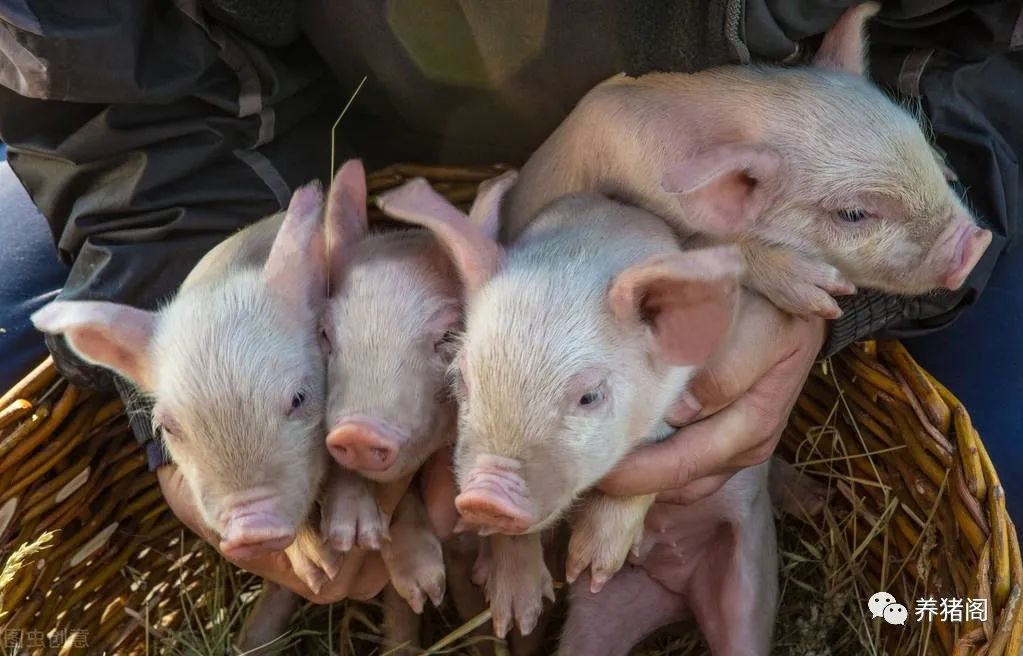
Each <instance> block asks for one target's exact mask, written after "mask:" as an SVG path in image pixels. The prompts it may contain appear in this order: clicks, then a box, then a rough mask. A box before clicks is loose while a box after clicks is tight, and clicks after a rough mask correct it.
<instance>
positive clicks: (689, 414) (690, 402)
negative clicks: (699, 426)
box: [672, 390, 703, 423]
mask: <svg viewBox="0 0 1023 656" xmlns="http://www.w3.org/2000/svg"><path fill="white" fill-rule="evenodd" d="M675 410H676V411H675V412H673V413H672V415H673V416H672V419H673V420H675V421H677V422H678V423H685V422H688V421H692V420H693V419H695V418H696V417H697V416H699V414H700V412H701V411H702V410H703V404H701V403H700V402H699V401H697V400H696V397H695V396H693V395H692V393H691V392H690V391H689V390H686V391H684V392H682V394H681V395H680V396H679V397H678V401H677V402H676V404H675Z"/></svg>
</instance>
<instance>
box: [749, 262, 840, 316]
mask: <svg viewBox="0 0 1023 656" xmlns="http://www.w3.org/2000/svg"><path fill="white" fill-rule="evenodd" d="M744 254H745V258H746V264H747V273H746V276H745V279H744V283H745V285H746V287H748V288H750V289H753V290H754V291H757V292H759V293H760V294H762V295H763V296H765V297H766V298H767V299H768V300H769V301H771V302H772V303H773V304H774V305H775V306H777V307H778V308H779V309H781V310H783V311H785V312H788V313H789V314H792V315H794V316H802V317H806V316H814V315H816V316H819V317H822V318H824V319H837V318H838V317H840V316H842V310H841V308H839V306H838V303H837V302H836V301H835V299H834V296H847V295H849V294H853V293H855V292H856V287H855V286H854V285H853V284H852V283H851V282H849V281H848V280H847V279H846V278H845V276H843V275H842V273H841V272H840V271H839V270H838V269H836V268H835V267H833V266H831V265H830V264H828V263H826V262H823V261H821V260H819V259H815V258H812V257H810V256H807V255H803V254H801V253H797V252H794V251H789V250H784V249H780V248H776V247H773V246H765V245H761V244H752V245H748V246H747V247H746V248H745V252H744Z"/></svg>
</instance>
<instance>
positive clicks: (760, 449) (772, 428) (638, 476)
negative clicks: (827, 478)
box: [598, 339, 819, 503]
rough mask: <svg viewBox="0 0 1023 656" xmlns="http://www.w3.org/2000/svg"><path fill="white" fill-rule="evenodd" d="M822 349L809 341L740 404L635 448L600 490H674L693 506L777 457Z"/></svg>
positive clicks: (762, 379) (625, 492)
mask: <svg viewBox="0 0 1023 656" xmlns="http://www.w3.org/2000/svg"><path fill="white" fill-rule="evenodd" d="M818 347H819V343H818V342H817V340H816V339H806V340H805V342H804V343H803V344H801V346H800V347H799V348H798V349H797V350H796V351H794V352H793V353H791V354H789V355H788V356H787V357H785V358H784V359H783V360H781V361H780V362H777V363H776V364H775V365H774V366H773V367H771V368H770V370H769V371H768V372H767V373H766V374H764V375H763V376H761V377H760V378H759V380H757V381H756V382H755V383H754V384H753V385H752V387H750V389H749V390H748V391H747V392H746V393H745V394H743V395H742V396H741V397H739V399H738V400H737V401H735V402H734V403H732V404H731V405H729V406H728V407H726V408H725V409H723V410H721V411H720V412H718V413H717V414H715V415H713V416H711V417H709V418H707V419H704V420H702V421H699V422H697V423H695V424H691V425H689V426H686V427H685V428H682V429H681V430H679V431H678V432H677V433H675V434H674V435H673V436H671V437H670V438H668V439H667V440H665V441H664V442H660V443H657V444H651V445H648V446H643V447H640V448H638V449H636V450H635V451H634V452H633V453H631V454H629V455H628V456H626V458H625V459H624V460H623V461H622V462H621V463H620V464H619V465H618V466H617V467H616V468H615V469H614V470H613V471H612V472H611V474H610V475H608V476H607V477H605V478H604V480H603V481H601V483H600V484H599V485H598V487H599V488H600V489H601V490H603V491H604V492H606V493H608V494H612V495H633V494H657V493H662V492H666V491H668V490H674V491H675V492H674V493H673V496H674V497H675V498H676V499H680V500H685V502H688V503H691V502H692V501H693V500H696V499H698V498H703V497H704V496H706V495H707V494H710V493H712V492H714V491H716V490H717V489H718V488H720V487H721V485H723V484H724V483H725V482H726V481H727V479H728V477H730V476H731V475H732V474H733V473H735V472H736V471H738V470H739V469H742V468H745V467H750V466H753V465H756V464H759V463H761V462H764V461H765V460H767V459H768V458H769V457H770V456H771V454H772V453H773V452H774V447H775V446H776V445H777V443H778V438H779V437H780V436H781V431H782V429H783V428H784V427H785V422H786V421H787V419H788V415H789V412H790V411H791V410H792V406H793V405H794V404H795V402H796V398H797V397H798V396H799V392H800V390H801V389H802V387H803V382H804V381H805V380H806V375H807V373H808V372H809V370H810V366H811V365H812V364H813V360H814V356H815V354H816V349H817V348H818ZM701 479H706V480H701ZM698 481H699V484H696V482H698ZM690 486H693V487H690Z"/></svg>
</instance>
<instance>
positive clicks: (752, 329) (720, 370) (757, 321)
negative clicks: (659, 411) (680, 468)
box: [666, 293, 787, 426]
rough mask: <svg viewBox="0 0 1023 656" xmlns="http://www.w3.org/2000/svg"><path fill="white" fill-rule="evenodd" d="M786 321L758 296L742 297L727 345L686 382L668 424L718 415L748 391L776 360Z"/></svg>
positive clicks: (781, 357)
mask: <svg viewBox="0 0 1023 656" xmlns="http://www.w3.org/2000/svg"><path fill="white" fill-rule="evenodd" d="M780 320H785V318H784V317H783V316H782V315H781V314H780V313H779V312H778V311H777V310H776V309H774V308H773V307H772V306H770V304H769V303H768V302H767V301H766V300H764V299H763V298H762V297H760V296H756V295H754V294H748V293H747V294H743V298H742V304H741V306H740V308H739V314H738V317H737V319H736V321H735V324H734V326H733V328H732V333H731V335H730V336H729V338H728V341H727V342H726V343H725V344H724V345H723V346H722V347H721V348H720V349H719V350H718V352H717V353H716V354H715V355H714V356H713V357H712V358H711V359H710V360H709V361H708V362H707V363H706V364H705V365H704V366H703V367H702V368H701V369H700V370H699V371H697V372H696V375H695V376H693V379H692V380H691V381H689V384H688V385H687V386H686V390H685V392H683V393H682V394H681V395H680V397H679V399H678V401H677V402H676V403H675V405H674V406H672V407H671V408H670V409H669V411H668V416H667V418H666V419H667V420H668V422H669V423H670V424H672V425H675V426H682V425H685V424H688V423H691V422H694V421H699V420H700V419H703V418H705V417H709V416H710V415H712V414H714V413H716V412H718V411H719V410H721V409H722V408H724V407H726V406H728V405H730V404H731V403H732V402H734V401H735V400H736V399H738V398H739V397H741V396H743V395H744V394H745V393H746V392H748V391H749V389H750V388H751V387H753V385H754V384H755V383H756V382H757V381H758V380H760V379H761V378H762V377H763V376H764V375H765V374H766V373H767V372H768V371H770V369H771V368H772V367H773V366H774V365H775V364H777V362H778V360H779V359H783V357H784V355H787V351H786V350H785V349H779V348H778V340H779V339H781V338H782V336H783V335H782V333H783V331H780V330H779V327H780V323H779V321H780Z"/></svg>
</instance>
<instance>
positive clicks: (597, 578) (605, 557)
mask: <svg viewBox="0 0 1023 656" xmlns="http://www.w3.org/2000/svg"><path fill="white" fill-rule="evenodd" d="M654 499H655V497H654V495H651V494H645V495H640V496H633V497H611V496H607V495H604V494H593V495H591V496H590V498H589V499H587V501H586V504H585V505H584V506H583V508H582V510H580V512H579V515H578V516H577V517H576V518H575V520H574V522H573V524H572V537H571V538H570V539H569V542H568V563H567V565H566V578H567V579H568V581H569V583H571V582H573V581H575V580H576V579H577V578H578V577H579V575H580V574H582V573H583V572H584V571H585V570H586V569H587V568H589V569H590V590H591V591H592V592H594V593H597V592H600V589H601V588H602V587H604V585H605V584H606V583H607V582H608V580H609V579H610V578H611V577H612V576H614V573H615V572H617V571H618V570H619V569H621V567H622V564H623V563H625V559H626V558H627V557H628V556H629V552H630V551H633V550H635V549H636V548H637V547H638V545H639V541H640V539H641V538H642V537H643V521H644V520H645V519H646V513H647V511H648V510H650V506H651V505H653V503H654Z"/></svg>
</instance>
